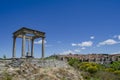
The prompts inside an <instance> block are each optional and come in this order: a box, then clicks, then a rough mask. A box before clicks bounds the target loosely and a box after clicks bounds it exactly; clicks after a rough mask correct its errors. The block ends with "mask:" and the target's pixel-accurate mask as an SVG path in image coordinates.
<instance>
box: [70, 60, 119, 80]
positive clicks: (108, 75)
mask: <svg viewBox="0 0 120 80" xmlns="http://www.w3.org/2000/svg"><path fill="white" fill-rule="evenodd" d="M68 63H69V65H71V66H73V67H74V68H75V69H77V70H79V71H81V72H82V76H83V78H84V80H120V61H115V62H113V63H111V64H105V65H101V64H96V63H93V62H80V61H79V60H78V59H75V58H74V59H69V61H68Z"/></svg>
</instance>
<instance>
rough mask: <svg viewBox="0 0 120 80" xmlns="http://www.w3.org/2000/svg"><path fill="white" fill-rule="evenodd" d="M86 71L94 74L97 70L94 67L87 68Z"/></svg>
mask: <svg viewBox="0 0 120 80" xmlns="http://www.w3.org/2000/svg"><path fill="white" fill-rule="evenodd" d="M87 71H88V72H89V73H91V74H93V73H96V72H97V71H98V68H97V67H96V66H89V67H88V68H87Z"/></svg>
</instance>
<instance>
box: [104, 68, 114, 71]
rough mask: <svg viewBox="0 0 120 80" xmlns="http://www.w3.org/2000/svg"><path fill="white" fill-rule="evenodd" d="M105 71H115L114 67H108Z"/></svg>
mask: <svg viewBox="0 0 120 80" xmlns="http://www.w3.org/2000/svg"><path fill="white" fill-rule="evenodd" d="M105 71H107V72H114V69H113V68H106V69H105Z"/></svg>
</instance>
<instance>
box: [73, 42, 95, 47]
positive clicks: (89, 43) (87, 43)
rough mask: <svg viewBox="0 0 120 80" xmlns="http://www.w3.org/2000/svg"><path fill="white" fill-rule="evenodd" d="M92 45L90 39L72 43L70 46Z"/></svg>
mask: <svg viewBox="0 0 120 80" xmlns="http://www.w3.org/2000/svg"><path fill="white" fill-rule="evenodd" d="M92 45H93V42H92V41H85V42H81V43H78V44H76V43H72V46H80V47H90V46H92Z"/></svg>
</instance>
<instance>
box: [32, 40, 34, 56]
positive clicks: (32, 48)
mask: <svg viewBox="0 0 120 80" xmlns="http://www.w3.org/2000/svg"><path fill="white" fill-rule="evenodd" d="M31 44H32V45H31V56H32V57H34V56H33V53H34V39H32V40H31Z"/></svg>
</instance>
